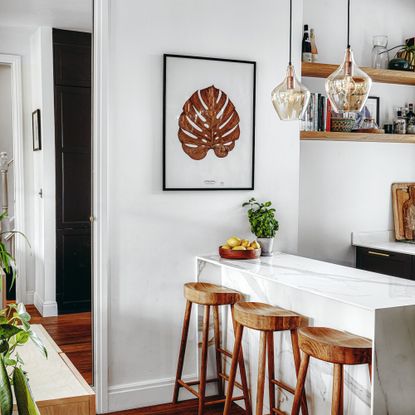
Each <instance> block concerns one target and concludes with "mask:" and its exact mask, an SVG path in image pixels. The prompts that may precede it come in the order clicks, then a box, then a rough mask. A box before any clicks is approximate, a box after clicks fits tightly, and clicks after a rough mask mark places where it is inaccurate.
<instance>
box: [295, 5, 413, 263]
mask: <svg viewBox="0 0 415 415" xmlns="http://www.w3.org/2000/svg"><path fill="white" fill-rule="evenodd" d="M343 3H344V4H343ZM346 4H347V3H346V2H333V1H328V0H313V1H306V2H305V3H304V23H309V24H310V26H311V27H314V28H315V29H316V35H317V42H318V48H319V57H320V62H323V63H338V62H340V61H341V60H342V58H343V52H344V48H345V28H346V26H345V23H346V20H344V22H345V23H344V25H342V23H341V21H340V22H339V19H338V18H337V19H327V16H339V13H340V12H341V10H343V9H344V10H346V9H345V7H346ZM322 10H324V13H321V11H322ZM352 10H353V14H352V37H351V43H352V47H353V49H354V51H355V57H356V60H357V63H358V64H360V65H362V66H363V65H370V59H371V58H370V53H371V42H372V36H373V35H377V34H388V35H389V37H390V39H391V41H390V44H391V45H395V44H399V43H402V41H403V40H404V39H405V38H406V37H410V36H413V35H414V33H413V31H412V30H413V19H414V18H415V3H414V2H413V1H412V0H398V1H394V2H389V1H386V0H382V1H379V0H376V1H375V0H367V1H364V2H358V1H353V2H352ZM368 16H369V17H368ZM397 19H398V20H397ZM396 21H399V24H396ZM333 45H335V47H333ZM304 82H305V83H306V85H307V86H308V87H309V88H310V89H311V90H312V91H316V92H323V91H324V80H320V79H311V78H305V79H304ZM371 95H374V96H379V97H380V109H381V114H380V124H381V126H382V125H383V124H385V123H389V122H391V121H392V119H393V116H394V114H393V109H394V107H398V106H404V105H405V104H406V103H408V102H414V101H415V88H414V87H407V86H398V85H386V84H374V85H373V87H372V91H371ZM300 154H301V156H300V211H299V215H300V216H299V246H298V249H299V253H300V254H301V255H304V256H308V257H312V258H318V259H322V260H326V261H331V262H337V263H341V264H345V265H351V266H354V263H355V259H354V250H353V249H352V248H351V246H350V234H351V232H353V231H382V230H388V229H392V226H393V225H392V211H391V193H390V187H391V184H392V183H393V182H397V181H414V180H415V146H414V145H411V144H409V145H403V144H377V143H334V142H304V141H303V142H302V143H301V152H300Z"/></svg>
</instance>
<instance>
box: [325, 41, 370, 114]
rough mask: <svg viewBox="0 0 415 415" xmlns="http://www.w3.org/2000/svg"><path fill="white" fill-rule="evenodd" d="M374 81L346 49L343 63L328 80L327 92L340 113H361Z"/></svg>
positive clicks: (350, 51)
mask: <svg viewBox="0 0 415 415" xmlns="http://www.w3.org/2000/svg"><path fill="white" fill-rule="evenodd" d="M371 86H372V80H371V79H370V77H369V76H368V75H367V74H366V72H364V71H362V70H361V69H360V68H359V67H358V66H357V65H356V63H355V61H354V58H353V52H352V50H351V49H350V48H347V49H346V53H345V56H344V61H343V63H342V64H341V65H340V66H339V67H338V68H337V70H335V71H334V72H333V73H332V74H331V75H330V76H329V77H328V78H327V80H326V92H327V96H328V97H329V99H330V102H331V104H332V106H333V109H334V110H335V111H336V112H338V113H343V112H360V111H361V110H362V109H363V107H364V105H365V103H366V100H367V98H368V96H369V93H370V88H371Z"/></svg>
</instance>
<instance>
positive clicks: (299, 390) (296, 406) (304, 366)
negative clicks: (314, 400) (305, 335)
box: [291, 353, 310, 415]
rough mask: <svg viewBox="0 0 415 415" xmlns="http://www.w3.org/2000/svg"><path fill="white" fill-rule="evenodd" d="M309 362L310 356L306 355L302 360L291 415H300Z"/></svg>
mask: <svg viewBox="0 0 415 415" xmlns="http://www.w3.org/2000/svg"><path fill="white" fill-rule="evenodd" d="M309 362H310V356H309V355H308V354H306V353H304V354H303V358H302V360H301V365H300V370H299V371H298V378H297V386H296V388H295V395H294V402H293V407H292V410H291V415H298V414H299V413H300V405H301V400H302V397H303V394H304V384H305V379H306V376H307V370H308V364H309Z"/></svg>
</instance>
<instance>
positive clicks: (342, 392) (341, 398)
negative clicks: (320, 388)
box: [339, 365, 344, 415]
mask: <svg viewBox="0 0 415 415" xmlns="http://www.w3.org/2000/svg"><path fill="white" fill-rule="evenodd" d="M340 374H341V380H340V385H341V388H340V401H339V415H343V405H344V366H343V365H342V368H341V373H340Z"/></svg>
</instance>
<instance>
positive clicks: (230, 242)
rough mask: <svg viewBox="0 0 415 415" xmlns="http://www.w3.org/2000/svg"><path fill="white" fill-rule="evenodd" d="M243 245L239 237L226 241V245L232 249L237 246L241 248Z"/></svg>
mask: <svg viewBox="0 0 415 415" xmlns="http://www.w3.org/2000/svg"><path fill="white" fill-rule="evenodd" d="M240 244H241V240H240V239H239V238H238V237H237V236H232V238H229V239H228V240H227V241H226V245H229V246H230V247H231V248H234V247H235V246H239V245H240Z"/></svg>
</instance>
